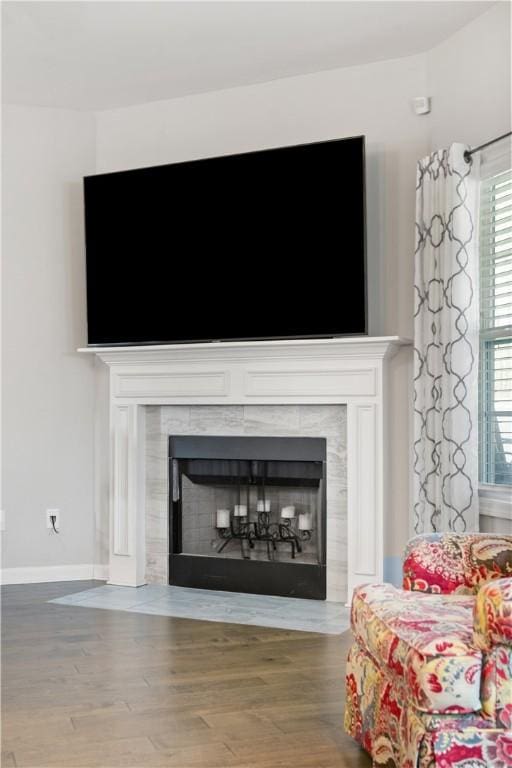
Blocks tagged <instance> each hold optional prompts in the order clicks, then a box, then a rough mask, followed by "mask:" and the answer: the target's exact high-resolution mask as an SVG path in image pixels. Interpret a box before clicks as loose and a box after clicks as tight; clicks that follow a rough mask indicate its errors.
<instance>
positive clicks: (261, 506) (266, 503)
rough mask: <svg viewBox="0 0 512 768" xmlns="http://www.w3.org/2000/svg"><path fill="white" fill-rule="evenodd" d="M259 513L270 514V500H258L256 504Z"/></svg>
mask: <svg viewBox="0 0 512 768" xmlns="http://www.w3.org/2000/svg"><path fill="white" fill-rule="evenodd" d="M256 511H257V512H270V499H258V501H257V503H256Z"/></svg>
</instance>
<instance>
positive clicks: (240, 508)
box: [235, 504, 247, 517]
mask: <svg viewBox="0 0 512 768" xmlns="http://www.w3.org/2000/svg"><path fill="white" fill-rule="evenodd" d="M235 517H247V505H246V504H235Z"/></svg>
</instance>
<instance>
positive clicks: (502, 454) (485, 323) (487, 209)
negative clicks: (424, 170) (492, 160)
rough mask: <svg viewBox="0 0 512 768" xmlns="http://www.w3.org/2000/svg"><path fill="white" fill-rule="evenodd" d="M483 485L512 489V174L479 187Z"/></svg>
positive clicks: (508, 171) (481, 465)
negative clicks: (503, 486)
mask: <svg viewBox="0 0 512 768" xmlns="http://www.w3.org/2000/svg"><path fill="white" fill-rule="evenodd" d="M480 480H481V482H483V483H490V484H492V485H512V170H507V171H504V172H501V173H498V174H495V175H492V176H490V177H488V178H485V179H484V180H483V181H482V183H481V188H480Z"/></svg>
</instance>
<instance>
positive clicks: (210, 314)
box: [84, 136, 366, 345]
mask: <svg viewBox="0 0 512 768" xmlns="http://www.w3.org/2000/svg"><path fill="white" fill-rule="evenodd" d="M364 179H365V169H364V137H362V136H359V137H356V138H347V139H336V140H331V141H324V142H318V143H313V144H303V145H300V146H292V147H284V148H282V149H270V150H263V151H258V152H248V153H245V154H239V155H229V156H222V157H212V158H207V159H204V160H193V161H189V162H182V163H173V164H171V165H159V166H155V167H153V168H142V169H138V170H130V171H121V172H117V173H105V174H99V175H95V176H88V177H86V178H85V179H84V193H85V232H86V256H87V310H88V342H89V344H91V345H113V344H158V343H161V344H165V343H174V342H187V341H189V342H194V341H212V340H235V339H276V338H277V339H285V338H304V337H330V336H340V335H353V334H364V333H366V275H365V185H364Z"/></svg>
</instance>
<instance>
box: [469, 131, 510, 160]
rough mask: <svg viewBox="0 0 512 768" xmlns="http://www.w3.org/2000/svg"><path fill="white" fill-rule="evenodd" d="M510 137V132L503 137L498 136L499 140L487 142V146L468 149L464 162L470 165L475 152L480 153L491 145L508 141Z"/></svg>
mask: <svg viewBox="0 0 512 768" xmlns="http://www.w3.org/2000/svg"><path fill="white" fill-rule="evenodd" d="M508 136H512V131H509V132H508V133H504V134H503V135H502V136H498V137H497V138H495V139H491V140H490V141H486V142H485V144H480V146H478V147H475V148H474V149H466V151H465V152H464V160H465V161H466V163H469V162H470V161H471V155H474V154H475V152H480V150H481V149H485V148H486V147H490V146H491V144H496V142H497V141H501V140H502V139H506V138H507V137H508Z"/></svg>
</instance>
